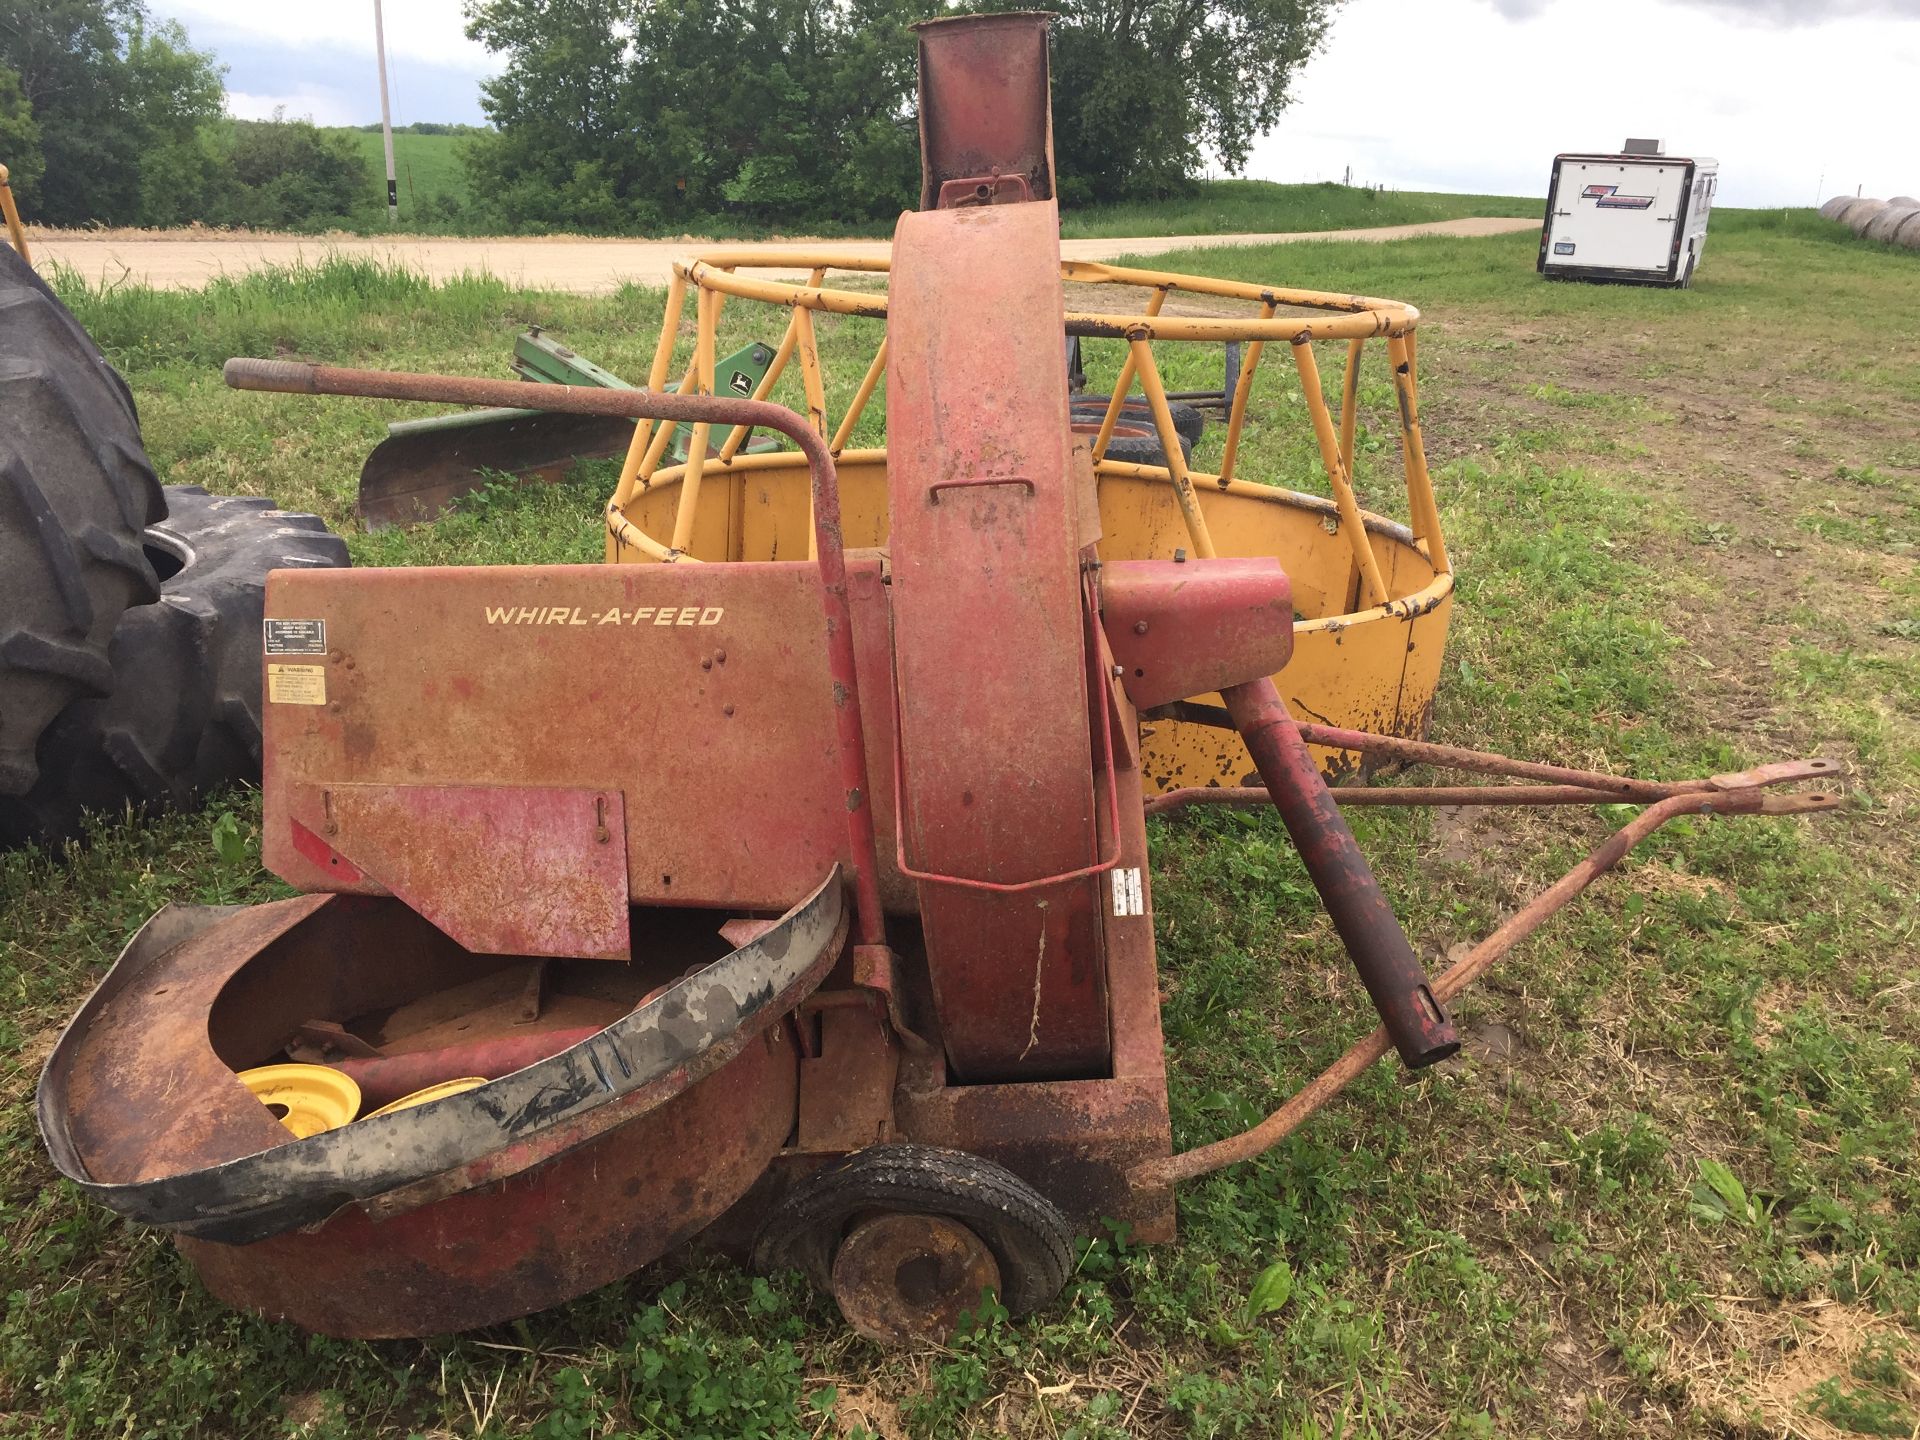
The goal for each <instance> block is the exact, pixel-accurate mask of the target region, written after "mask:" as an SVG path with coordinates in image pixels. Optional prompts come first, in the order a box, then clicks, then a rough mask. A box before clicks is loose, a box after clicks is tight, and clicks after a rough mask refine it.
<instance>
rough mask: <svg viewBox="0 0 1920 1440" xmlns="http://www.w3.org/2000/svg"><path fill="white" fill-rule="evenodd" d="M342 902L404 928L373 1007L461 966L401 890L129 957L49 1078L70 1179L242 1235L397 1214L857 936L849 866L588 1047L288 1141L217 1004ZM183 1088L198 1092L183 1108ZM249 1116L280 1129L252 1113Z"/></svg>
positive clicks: (267, 1016) (66, 1040)
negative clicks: (362, 1213) (248, 1085)
mask: <svg viewBox="0 0 1920 1440" xmlns="http://www.w3.org/2000/svg"><path fill="white" fill-rule="evenodd" d="M329 906H344V907H345V912H346V916H347V917H349V918H350V917H352V916H354V915H355V914H359V915H362V916H368V917H371V918H370V919H369V920H368V922H367V924H366V926H365V929H366V934H365V938H364V941H363V943H370V944H371V945H372V946H376V947H377V946H378V945H379V940H380V936H381V934H382V931H383V930H385V931H386V932H388V941H389V943H388V945H387V947H386V953H385V954H384V955H381V954H380V952H379V951H378V950H377V949H376V950H375V951H374V954H375V955H376V956H379V958H380V959H381V961H382V962H383V964H384V965H385V966H386V967H387V968H386V969H382V968H381V967H380V966H376V965H369V964H366V963H364V962H363V963H362V964H361V966H360V968H359V970H358V972H357V973H358V974H359V975H360V976H362V977H363V978H364V980H365V984H366V986H367V989H366V991H365V992H364V993H363V994H362V995H361V996H360V997H359V998H358V1000H357V1001H356V1002H355V1003H356V1004H357V1005H358V1006H360V1007H361V1008H362V1009H366V1010H371V1009H377V1008H380V1007H381V1005H382V1003H383V1001H384V1002H385V1003H392V1002H391V1000H390V999H388V998H387V997H389V996H397V995H400V994H404V993H406V991H407V990H408V989H417V988H418V987H419V986H420V984H421V978H420V976H419V974H418V973H409V967H407V966H406V965H404V964H403V963H401V960H400V958H397V957H404V956H405V955H406V954H408V953H414V954H418V955H421V956H423V957H424V958H422V960H421V962H420V966H419V967H413V968H415V969H416V970H417V969H418V968H425V967H429V966H431V965H435V964H437V965H438V966H440V967H441V968H442V969H447V968H451V967H455V966H458V964H459V963H460V958H461V955H462V953H463V952H459V951H458V950H457V949H455V948H454V947H451V946H449V947H446V950H445V952H440V953H436V952H434V951H433V950H432V949H431V947H428V948H427V949H425V950H422V949H421V948H420V946H421V941H420V938H419V936H418V935H417V933H410V932H409V927H419V926H421V925H423V924H424V922H422V921H420V920H419V919H418V917H415V916H413V915H412V914H411V912H409V911H407V910H405V909H404V908H403V907H401V906H399V905H398V904H397V903H394V902H387V903H386V904H385V905H384V906H372V907H370V906H369V904H368V902H357V901H352V900H348V899H346V898H344V897H327V896H310V897H305V898H303V899H300V900H295V901H287V902H282V903H281V904H279V905H269V906H262V907H258V908H256V909H254V910H249V911H246V912H243V913H241V914H240V915H237V916H235V917H233V918H232V919H231V920H229V921H228V922H226V923H225V924H224V925H221V926H216V927H213V928H211V929H209V930H206V931H202V932H201V933H200V934H198V935H196V936H194V937H192V938H191V939H189V940H188V941H186V942H185V943H183V944H181V945H179V946H177V947H175V948H174V949H173V950H171V951H168V952H166V953H165V954H163V955H159V956H151V957H148V956H142V957H139V963H135V964H133V965H130V966H118V965H117V966H116V967H115V969H114V970H113V971H112V972H110V973H109V975H108V977H107V979H106V980H105V981H103V982H102V984H101V988H100V990H99V991H97V992H96V993H95V995H94V997H93V998H92V999H91V1000H90V1001H89V1002H88V1006H87V1008H86V1009H84V1010H83V1011H82V1012H81V1015H80V1017H79V1018H78V1019H77V1020H76V1022H75V1023H74V1024H73V1025H72V1026H70V1027H69V1028H68V1031H67V1033H66V1034H65V1035H64V1036H62V1038H61V1041H60V1044H59V1046H57V1047H56V1049H55V1052H54V1059H53V1060H52V1061H50V1062H49V1067H48V1071H47V1074H46V1076H45V1077H44V1079H43V1082H42V1089H41V1094H40V1116H41V1121H42V1124H43V1126H46V1127H47V1130H46V1132H45V1133H46V1135H47V1139H48V1145H49V1149H50V1150H51V1151H52V1153H53V1157H54V1160H55V1163H56V1164H58V1165H59V1166H60V1168H61V1169H62V1171H63V1172H64V1173H66V1174H67V1175H68V1177H69V1178H71V1179H73V1180H75V1181H76V1182H78V1183H79V1184H80V1185H81V1186H82V1187H83V1188H84V1189H86V1190H87V1191H88V1192H89V1193H90V1194H92V1195H94V1196H95V1198H97V1199H99V1200H101V1201H102V1202H103V1203H105V1204H107V1205H108V1206H110V1207H111V1208H113V1209H115V1210H118V1211H120V1212H121V1213H123V1214H127V1215H131V1216H133V1217H134V1218H136V1219H139V1220H142V1221H144V1222H146V1223H148V1224H153V1225H159V1226H162V1227H164V1228H168V1229H172V1230H177V1231H179V1232H181V1233H183V1234H189V1235H195V1236H199V1237H201V1238H206V1239H213V1240H219V1241H221V1242H223V1243H228V1244H246V1243H251V1242H254V1241H257V1240H260V1239H264V1238H266V1237H268V1236H271V1235H276V1234H281V1233H283V1232H285V1231H287V1230H289V1229H294V1228H297V1227H300V1226H304V1225H311V1224H314V1223H316V1222H317V1221H320V1220H323V1219H325V1218H326V1217H327V1216H328V1215H330V1214H332V1213H333V1212H334V1211H335V1210H337V1209H339V1208H340V1207H341V1206H342V1205H344V1204H346V1203H348V1202H350V1201H356V1200H357V1201H360V1202H361V1203H362V1204H363V1205H365V1206H366V1208H367V1209H368V1211H369V1212H370V1213H374V1214H382V1215H387V1214H397V1213H401V1212H403V1211H405V1210H408V1209H412V1208H416V1207H418V1206H420V1205H423V1204H427V1203H429V1202H432V1201H436V1200H440V1199H444V1198H445V1197H446V1196H448V1195H452V1194H458V1193H461V1192H464V1191H467V1190H473V1189H479V1188H483V1187H485V1186H487V1185H490V1184H493V1183H494V1182H496V1181H499V1180H504V1179H507V1178H509V1177H510V1176H513V1175H516V1174H519V1173H521V1172H523V1171H526V1170H528V1169H531V1168H533V1167H535V1166H538V1165H540V1164H542V1163H543V1162H545V1161H549V1160H552V1159H555V1158H557V1157H558V1156H560V1155H563V1154H565V1153H567V1152H568V1151H570V1150H573V1149H575V1148H577V1147H579V1146H580V1145H583V1144H585V1143H587V1142H588V1141H589V1140H592V1139H594V1138H596V1137H598V1136H600V1135H602V1134H605V1133H606V1132H607V1131H609V1130H611V1129H614V1128H617V1127H618V1126H620V1125H622V1124H625V1123H628V1122H630V1121H632V1120H634V1119H635V1118H637V1117H639V1116H641V1115H644V1114H646V1113H647V1112H649V1111H651V1110H654V1109H657V1108H658V1107H659V1106H660V1105H661V1104H663V1103H665V1102H666V1101H667V1100H669V1099H671V1098H672V1097H674V1096H675V1095H678V1094H680V1093H682V1092H684V1091H686V1090H687V1089H689V1088H690V1087H692V1086H694V1085H695V1084H696V1083H698V1082H699V1081H701V1080H702V1079H704V1078H705V1077H707V1076H708V1075H710V1074H712V1073H713V1072H714V1071H715V1070H717V1069H718V1068H719V1067H720V1066H722V1065H724V1064H726V1063H727V1062H728V1061H729V1060H731V1059H732V1058H733V1056H734V1055H736V1054H738V1053H740V1051H741V1050H742V1049H744V1048H745V1047H746V1046H748V1045H749V1044H750V1043H754V1042H756V1041H757V1039H758V1037H759V1035H760V1034H761V1033H762V1032H764V1031H765V1030H766V1028H767V1027H769V1026H771V1025H772V1024H773V1023H774V1022H775V1021H776V1020H778V1019H779V1018H780V1017H781V1016H782V1015H784V1014H785V1013H786V1012H787V1011H788V1010H790V1009H792V1008H793V1006H794V1005H795V1004H797V1003H798V1002H799V1000H800V999H801V998H803V997H804V996H805V995H806V994H807V993H809V992H810V991H811V990H812V989H813V988H814V987H815V986H817V985H818V984H819V983H820V981H821V980H822V979H823V978H824V977H825V975H826V974H827V972H828V971H829V970H830V969H831V968H832V966H833V965H834V963H835V962H836V961H837V960H838V959H839V958H840V949H841V945H842V943H843V940H844V937H845V933H846V929H845V925H844V923H843V922H844V910H843V905H842V895H841V880H840V877H839V875H838V874H837V873H832V874H829V876H828V878H827V880H826V881H825V882H824V883H823V884H822V885H820V886H819V888H818V889H816V890H815V891H814V893H813V894H812V895H811V896H809V897H808V898H807V900H805V901H804V902H802V904H801V905H799V906H797V907H796V908H795V909H794V910H792V911H791V912H789V914H788V915H787V916H786V917H784V919H783V922H782V924H781V925H780V926H779V927H778V928H776V929H775V930H773V931H769V932H768V933H767V934H766V935H765V936H762V937H761V938H760V939H758V940H756V941H754V942H753V943H751V944H749V945H747V946H745V947H743V948H741V949H739V950H736V951H733V952H731V953H730V954H729V955H727V956H725V957H724V958H722V959H720V960H717V961H715V962H714V963H712V964H710V965H708V966H706V967H704V968H703V969H701V970H700V971H698V972H697V973H696V974H694V975H693V976H690V977H688V978H686V979H684V980H681V981H679V982H677V983H676V984H674V985H673V986H672V987H670V988H669V989H668V990H667V991H666V992H665V993H663V994H661V995H660V996H658V997H657V998H655V999H654V1000H652V1001H650V1002H649V1003H647V1004H645V1005H643V1006H641V1007H640V1008H639V1009H637V1010H635V1011H633V1012H632V1013H631V1014H630V1015H628V1016H626V1017H625V1018H624V1019H621V1020H619V1021H617V1022H616V1023H615V1024H613V1025H611V1026H609V1027H608V1028H607V1029H605V1030H603V1031H601V1032H599V1033H598V1034H597V1035H595V1036H594V1037H593V1038H591V1039H589V1040H587V1041H584V1042H582V1043H581V1044H579V1045H577V1046H575V1047H573V1048H572V1049H570V1050H566V1051H563V1052H562V1053H560V1054H559V1055H556V1056H554V1057H553V1058H551V1059H548V1060H545V1061H541V1062H538V1063H536V1064H534V1065H532V1066H529V1067H527V1068H526V1069H524V1070H521V1071H518V1072H516V1073H514V1074H511V1075H508V1076H506V1077H504V1078H502V1079H499V1080H495V1081H492V1082H491V1083H489V1084H487V1085H485V1086H482V1087H480V1088H479V1089H477V1090H471V1091H468V1092H466V1093H465V1094H462V1095H456V1096H452V1097H450V1098H448V1099H445V1100H440V1101H436V1102H434V1103H432V1104H429V1105H423V1106H419V1107H417V1108H415V1109H412V1110H406V1111H402V1112H399V1113H396V1114H393V1115H388V1116H382V1117H378V1118H373V1119H367V1120H363V1121H358V1122H355V1123H354V1124H350V1125H347V1126H345V1127H343V1128H341V1129H338V1130H332V1131H328V1132H325V1133H323V1134H319V1135H315V1136H312V1137H310V1138H308V1139H304V1140H300V1141H297V1142H294V1143H292V1144H286V1143H282V1142H283V1141H285V1140H286V1139H287V1138H289V1137H287V1135H286V1132H285V1131H284V1130H280V1127H279V1125H278V1122H277V1121H274V1120H273V1118H272V1116H271V1114H270V1113H269V1112H267V1111H265V1109H264V1107H261V1106H260V1105H259V1104H258V1103H257V1102H255V1101H254V1100H253V1097H252V1096H251V1095H249V1094H248V1093H247V1092H246V1089H245V1087H244V1086H242V1085H241V1084H240V1082H239V1081H238V1079H237V1078H235V1076H234V1074H233V1071H232V1069H231V1068H230V1067H229V1066H228V1065H227V1064H226V1063H224V1060H223V1057H222V1056H220V1055H218V1054H216V1053H215V1051H214V1049H213V1047H212V1045H211V1044H210V1042H209V1034H208V1025H209V1016H210V1015H211V1016H212V1017H213V1022H214V1023H215V1024H218V1023H219V1022H220V1020H221V1015H220V998H221V995H222V992H223V991H225V990H226V989H227V987H228V986H229V985H230V984H231V983H232V982H233V981H234V979H235V978H236V976H237V975H238V974H239V972H241V971H242V970H243V969H244V968H245V967H246V966H247V965H248V963H249V962H250V961H252V960H254V959H255V958H256V957H257V956H259V955H260V954H261V952H262V947H263V946H265V945H267V944H269V943H271V942H273V941H275V940H281V939H284V938H285V937H286V936H287V935H288V934H289V932H291V931H292V930H294V928H295V927H297V926H299V925H300V924H302V923H303V922H306V921H309V920H311V919H312V918H313V917H314V916H316V915H318V914H320V913H321V912H322V911H323V909H324V908H325V907H329ZM409 946H411V947H413V949H412V950H411V951H409V949H408V948H407V947H409ZM382 985H384V986H385V987H386V989H385V991H384V993H383V992H382V991H381V989H380V988H379V987H380V986H382ZM284 988H285V989H286V990H287V992H288V993H287V994H286V995H285V996H284V997H283V998H280V1002H279V1003H281V1004H283V1005H287V1006H297V1007H298V1008H299V1010H301V1011H303V1012H305V1013H309V1014H310V1013H312V1011H313V1009H314V1008H315V1007H314V1002H313V998H312V996H311V995H307V994H302V993H300V992H299V990H298V987H297V986H293V985H289V986H286V987H284ZM275 999H276V997H275V995H274V994H272V993H271V992H269V993H265V994H258V995H256V997H255V1003H254V1004H252V1005H251V1006H250V1007H249V1012H250V1013H248V1014H246V1015H244V1016H242V1017H240V1019H241V1022H242V1023H244V1024H245V1025H247V1026H250V1027H252V1028H254V1029H255V1030H256V1031H258V1030H259V1029H261V1028H262V1027H269V1028H272V1027H273V1026H274V1025H275V1022H274V1021H273V1020H272V1017H271V1009H272V1006H273V1003H274V1001H275ZM196 1026H197V1027H198V1031H197V1036H196V1033H195V1027H196ZM278 1028H281V1029H282V1030H283V1031H285V1032H287V1033H291V1032H292V1031H293V1030H294V1029H295V1028H297V1020H296V1018H295V1017H294V1016H293V1015H292V1014H289V1015H288V1016H287V1018H286V1019H285V1020H284V1021H281V1022H278ZM103 1082H105V1083H108V1084H112V1085H113V1086H114V1090H113V1091H112V1093H111V1094H109V1093H106V1092H103V1091H101V1090H100V1088H99V1087H100V1086H101V1085H102V1083H103ZM181 1096H191V1097H194V1100H195V1103H193V1104H186V1105H183V1104H182V1103H181V1101H180V1097H181ZM249 1106H251V1111H249V1108H248V1107H249ZM249 1116H251V1118H252V1119H253V1120H255V1121H256V1122H264V1125H265V1127H266V1128H264V1129H263V1128H261V1125H260V1124H259V1123H256V1124H254V1125H252V1126H247V1125H245V1123H244V1122H245V1121H246V1120H247V1119H248V1117H249ZM272 1130H280V1134H279V1136H278V1137H275V1136H273V1135H272V1134H271V1133H270V1132H271V1131H272ZM554 1198H555V1200H556V1201H558V1200H559V1199H560V1198H561V1197H559V1196H555V1197H554Z"/></svg>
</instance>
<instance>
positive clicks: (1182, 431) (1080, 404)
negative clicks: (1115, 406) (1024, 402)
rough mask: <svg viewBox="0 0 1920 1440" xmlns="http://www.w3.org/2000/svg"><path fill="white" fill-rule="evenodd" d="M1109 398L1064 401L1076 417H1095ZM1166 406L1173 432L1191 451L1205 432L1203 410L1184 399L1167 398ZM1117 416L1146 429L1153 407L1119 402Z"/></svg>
mask: <svg viewBox="0 0 1920 1440" xmlns="http://www.w3.org/2000/svg"><path fill="white" fill-rule="evenodd" d="M1112 398H1113V397H1112V396H1111V395H1075V396H1072V397H1071V398H1070V399H1069V400H1068V401H1067V408H1068V409H1069V410H1070V411H1071V412H1072V413H1073V417H1074V419H1076V420H1081V419H1085V418H1087V416H1088V415H1089V414H1091V416H1092V418H1094V419H1095V420H1098V419H1100V418H1102V417H1103V416H1105V415H1106V413H1107V405H1108V403H1109V402H1110V401H1111V400H1112ZM1167 409H1168V411H1169V412H1171V414H1172V416H1173V428H1174V430H1175V432H1176V433H1178V434H1179V435H1180V436H1181V437H1182V438H1183V439H1184V440H1185V441H1186V442H1187V443H1186V448H1187V449H1188V450H1189V451H1191V450H1192V449H1193V447H1194V446H1195V445H1197V444H1199V443H1200V437H1201V435H1202V434H1204V433H1205V432H1206V428H1207V417H1206V414H1205V412H1203V411H1202V410H1200V409H1199V408H1198V407H1197V406H1193V405H1189V404H1187V403H1186V402H1185V401H1184V400H1169V401H1168V402H1167ZM1120 418H1121V419H1123V420H1126V421H1128V422H1130V423H1132V424H1135V425H1143V426H1145V427H1146V428H1147V429H1149V430H1151V429H1153V428H1154V418H1153V407H1152V406H1151V405H1149V404H1148V403H1147V401H1146V400H1145V399H1144V398H1143V399H1139V400H1133V399H1129V400H1125V401H1123V402H1122V403H1121V406H1120Z"/></svg>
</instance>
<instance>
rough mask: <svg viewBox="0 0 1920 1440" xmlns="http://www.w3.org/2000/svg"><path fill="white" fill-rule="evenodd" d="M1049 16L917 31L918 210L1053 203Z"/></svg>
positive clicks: (968, 19)
mask: <svg viewBox="0 0 1920 1440" xmlns="http://www.w3.org/2000/svg"><path fill="white" fill-rule="evenodd" d="M1048 19H1049V17H1048V16H1046V15H1043V14H1039V13H1034V12H1028V13H1025V14H1012V15H963V16H957V17H954V18H952V19H946V20H934V21H930V22H928V23H926V24H923V25H920V26H918V27H917V28H918V30H919V34H920V174H921V180H920V208H921V209H922V210H932V209H935V208H936V207H939V208H944V207H946V206H948V205H951V204H955V203H959V204H1005V203H1006V201H1007V199H1008V198H1009V196H1010V195H1013V196H1017V197H1018V198H1019V199H1021V200H1050V199H1052V198H1053V106H1052V103H1051V98H1050V95H1049V85H1050V82H1049V80H1048V77H1047V21H1048ZM1008 181H1024V182H1025V184H1024V187H1023V186H1021V185H1018V184H1008V183H1007V182H1008ZM982 186H984V187H985V189H986V191H987V193H986V194H984V195H981V194H978V193H977V192H978V190H979V188H980V187H982ZM1022 188H1024V190H1025V191H1026V193H1025V194H1020V193H1019V192H1020V190H1021V189H1022ZM1059 229H1060V227H1059V226H1058V225H1055V226H1054V234H1055V235H1058V234H1059Z"/></svg>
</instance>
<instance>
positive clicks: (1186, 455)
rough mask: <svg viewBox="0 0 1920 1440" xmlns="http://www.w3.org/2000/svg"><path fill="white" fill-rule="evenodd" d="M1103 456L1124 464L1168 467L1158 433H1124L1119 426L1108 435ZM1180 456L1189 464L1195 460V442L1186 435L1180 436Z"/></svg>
mask: <svg viewBox="0 0 1920 1440" xmlns="http://www.w3.org/2000/svg"><path fill="white" fill-rule="evenodd" d="M1102 458H1104V459H1107V460H1113V461H1117V462H1118V463H1120V464H1122V465H1158V466H1159V467H1160V468H1161V469H1163V470H1164V469H1166V468H1168V467H1167V452H1166V451H1165V450H1164V449H1163V448H1161V445H1160V437H1159V436H1158V435H1122V434H1120V433H1119V431H1118V429H1117V428H1116V429H1115V431H1114V433H1113V434H1111V435H1109V436H1108V437H1107V448H1106V451H1105V454H1104V455H1103V457H1102ZM1180 458H1181V459H1183V460H1185V461H1187V462H1188V463H1189V464H1191V463H1192V461H1193V442H1192V441H1191V440H1189V439H1187V437H1186V436H1184V435H1182V436H1181V437H1180Z"/></svg>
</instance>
